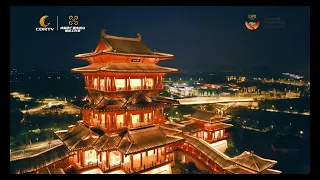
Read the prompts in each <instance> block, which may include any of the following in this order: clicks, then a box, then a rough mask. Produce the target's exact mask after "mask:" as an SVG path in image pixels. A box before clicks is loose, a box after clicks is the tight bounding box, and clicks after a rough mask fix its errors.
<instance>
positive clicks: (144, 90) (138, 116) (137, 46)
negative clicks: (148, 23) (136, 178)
mask: <svg viewBox="0 0 320 180" xmlns="http://www.w3.org/2000/svg"><path fill="white" fill-rule="evenodd" d="M75 57H76V59H84V60H87V61H88V62H89V63H90V65H88V66H85V67H80V68H74V69H72V71H73V72H75V73H81V74H82V75H83V76H84V77H85V88H86V90H87V91H88V94H87V96H86V97H85V99H86V100H87V104H86V105H84V107H83V108H82V118H83V119H82V120H80V121H78V122H77V124H76V125H70V126H69V129H68V130H60V131H56V132H55V135H56V136H57V137H58V138H59V139H60V140H61V141H62V143H61V144H59V145H58V146H55V147H52V148H49V149H47V150H46V151H44V152H41V153H38V154H36V155H32V156H30V157H28V158H21V157H19V156H17V157H12V156H10V172H11V173H12V174H23V173H36V174H64V173H70V172H71V173H80V174H98V173H100V174H101V173H106V174H108V173H110V174H121V173H122V174H132V173H142V174H158V173H165V174H171V173H172V171H171V166H173V165H174V162H175V160H180V161H181V162H182V163H188V162H190V161H192V162H194V163H195V164H196V166H197V165H200V164H201V165H202V166H203V165H204V164H205V165H206V166H207V168H208V169H210V172H212V173H214V174H280V173H281V171H278V170H274V169H271V168H272V167H273V166H275V164H276V163H277V161H274V160H271V159H265V158H262V157H260V156H258V155H256V154H255V153H254V152H251V151H250V152H249V151H244V152H243V153H241V154H240V155H238V156H235V157H228V156H227V155H225V154H224V153H223V152H224V151H225V150H226V148H227V146H228V145H227V141H226V139H227V138H228V137H229V134H228V133H227V132H226V129H228V128H230V127H232V125H231V124H227V123H225V122H227V121H228V120H229V118H227V117H222V116H223V113H222V114H221V113H220V114H219V113H218V114H216V113H214V112H210V111H204V110H203V109H201V107H200V108H196V111H195V112H194V113H193V114H190V115H185V116H184V117H185V119H187V120H183V121H180V122H168V121H166V119H165V116H164V108H170V107H174V106H176V105H178V104H179V103H178V101H175V100H172V99H167V98H164V97H160V96H158V92H159V91H160V90H161V89H162V88H163V85H162V81H163V76H165V75H166V74H168V73H171V72H176V71H177V69H173V68H167V67H161V66H159V65H157V63H158V62H159V61H161V60H167V59H173V57H174V56H173V55H171V54H166V53H159V52H154V51H151V50H150V49H149V48H148V47H147V46H146V45H145V44H144V43H143V42H142V40H141V35H139V34H138V37H137V38H126V37H117V36H111V35H107V34H106V33H105V30H102V32H101V37H100V41H99V43H98V45H97V47H96V49H95V51H94V52H91V53H86V54H79V55H76V56H75ZM197 163H198V164H197ZM199 163H200V164H199Z"/></svg>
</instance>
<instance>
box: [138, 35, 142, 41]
mask: <svg viewBox="0 0 320 180" xmlns="http://www.w3.org/2000/svg"><path fill="white" fill-rule="evenodd" d="M137 35H138V41H141V38H142V36H141V34H139V33H138V34H137Z"/></svg>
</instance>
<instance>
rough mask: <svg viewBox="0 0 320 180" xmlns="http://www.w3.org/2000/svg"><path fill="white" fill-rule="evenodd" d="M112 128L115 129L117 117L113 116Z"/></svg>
mask: <svg viewBox="0 0 320 180" xmlns="http://www.w3.org/2000/svg"><path fill="white" fill-rule="evenodd" d="M113 125H114V126H113V128H115V129H117V115H116V114H113Z"/></svg>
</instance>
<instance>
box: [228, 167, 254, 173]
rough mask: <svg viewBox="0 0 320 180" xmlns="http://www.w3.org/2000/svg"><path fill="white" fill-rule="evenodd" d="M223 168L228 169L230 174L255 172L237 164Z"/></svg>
mask: <svg viewBox="0 0 320 180" xmlns="http://www.w3.org/2000/svg"><path fill="white" fill-rule="evenodd" d="M225 170H227V171H229V172H230V173H232V174H256V172H254V171H251V170H248V169H246V168H244V167H241V166H238V165H231V166H229V167H226V168H225Z"/></svg>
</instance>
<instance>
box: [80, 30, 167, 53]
mask: <svg viewBox="0 0 320 180" xmlns="http://www.w3.org/2000/svg"><path fill="white" fill-rule="evenodd" d="M100 42H102V43H103V44H105V45H107V46H105V47H104V49H100V51H99V52H92V53H85V54H78V55H76V56H75V57H76V58H86V57H92V56H96V55H99V54H102V53H107V54H117V55H131V56H141V57H159V58H161V57H162V58H163V57H164V58H173V55H172V54H166V53H160V52H155V51H151V50H150V49H149V48H148V47H147V46H146V45H145V44H144V43H143V41H142V38H141V35H140V34H138V37H137V38H128V37H119V36H112V35H108V34H106V33H105V30H104V29H102V31H101V40H100Z"/></svg>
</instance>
